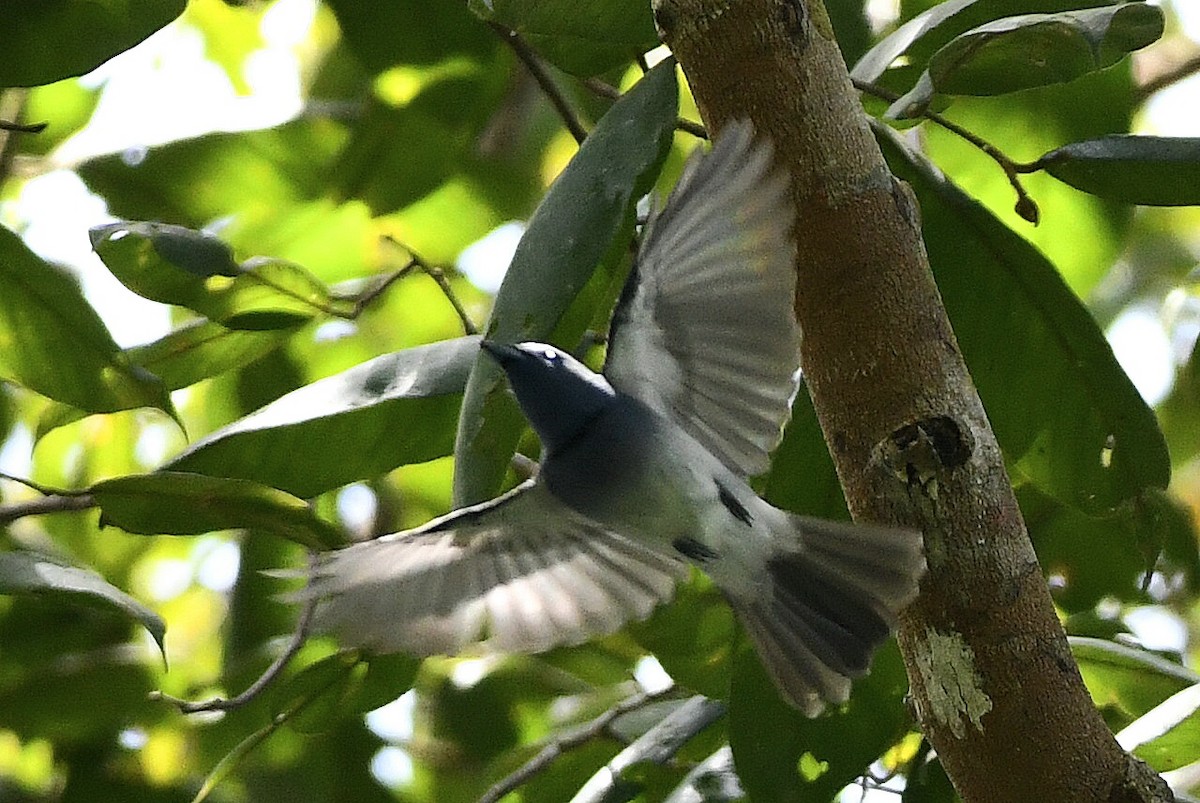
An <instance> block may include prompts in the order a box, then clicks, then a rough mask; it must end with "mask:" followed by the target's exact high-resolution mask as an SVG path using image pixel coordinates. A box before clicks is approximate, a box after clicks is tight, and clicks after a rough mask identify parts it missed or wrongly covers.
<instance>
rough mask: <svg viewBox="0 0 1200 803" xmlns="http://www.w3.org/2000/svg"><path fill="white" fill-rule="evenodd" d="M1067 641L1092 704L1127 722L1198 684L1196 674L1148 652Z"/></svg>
mask: <svg viewBox="0 0 1200 803" xmlns="http://www.w3.org/2000/svg"><path fill="white" fill-rule="evenodd" d="M1069 639H1070V642H1071V653H1072V655H1074V656H1075V662H1076V663H1077V664H1079V671H1080V673H1081V674H1082V675H1083V682H1084V684H1086V685H1087V688H1088V691H1089V692H1090V693H1091V695H1092V699H1093V700H1094V701H1095V702H1096V705H1098V706H1101V707H1104V706H1115V707H1116V708H1118V709H1119V710H1120V711H1121V713H1122V714H1123V715H1124V716H1125V717H1127V721H1133V720H1134V719H1136V718H1138V717H1140V716H1142V715H1143V714H1145V713H1146V712H1147V711H1149V710H1151V709H1152V708H1154V707H1155V706H1157V705H1158V704H1159V703H1161V702H1162V701H1163V700H1166V699H1167V698H1168V697H1170V696H1171V695H1173V694H1177V693H1178V692H1180V691H1182V690H1183V689H1185V688H1187V687H1188V686H1193V685H1195V684H1196V683H1200V675H1197V674H1196V673H1195V672H1193V671H1191V670H1190V669H1188V668H1187V667H1184V666H1181V665H1179V664H1177V663H1173V662H1171V661H1168V660H1167V659H1165V658H1162V657H1160V656H1158V655H1155V654H1154V653H1152V652H1147V651H1146V650H1139V649H1136V648H1134V647H1127V646H1125V645H1124V644H1117V643H1116V642H1112V641H1105V640H1103V639H1096V638H1086V637H1081V636H1071V637H1069Z"/></svg>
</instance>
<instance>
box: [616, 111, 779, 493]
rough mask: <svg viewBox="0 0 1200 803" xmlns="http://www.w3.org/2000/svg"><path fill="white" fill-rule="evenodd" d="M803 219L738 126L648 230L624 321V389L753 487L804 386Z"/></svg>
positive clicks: (690, 171)
mask: <svg viewBox="0 0 1200 803" xmlns="http://www.w3.org/2000/svg"><path fill="white" fill-rule="evenodd" d="M794 217H795V215H794V212H793V207H792V203H791V200H790V198H789V195H788V184H787V179H786V176H785V175H784V174H783V173H782V172H781V171H780V170H777V169H775V168H774V167H773V162H772V150H771V147H770V146H769V145H768V144H767V143H765V142H762V141H756V140H755V139H754V136H753V131H752V130H751V127H750V124H749V123H748V122H745V121H741V122H735V123H731V124H730V125H729V126H727V127H726V128H725V130H724V131H723V132H722V135H721V137H720V138H719V139H718V140H717V143H716V145H715V146H714V147H713V149H712V151H711V152H710V153H709V154H707V155H705V156H701V157H699V158H694V159H693V161H692V162H690V163H689V165H688V167H687V169H686V170H685V172H684V175H683V177H682V178H680V180H679V183H678V184H677V185H676V187H675V190H674V192H672V194H671V197H670V199H669V200H668V201H667V205H666V207H665V208H664V209H663V210H662V212H661V213H660V214H658V215H657V216H656V217H655V218H654V219H652V220H651V222H650V223H649V224H648V225H647V228H646V231H645V234H644V237H643V239H642V246H641V249H640V250H639V253H638V258H637V260H636V266H635V268H634V271H633V273H632V274H631V275H630V278H629V281H628V283H627V284H626V287H625V291H624V292H623V293H622V298H621V302H620V303H619V304H618V306H617V310H616V312H615V314H614V316H613V326H612V332H611V338H610V347H609V357H608V363H607V365H606V366H605V374H606V376H607V377H608V379H609V381H611V382H612V384H613V386H614V387H616V388H617V389H618V390H620V391H622V392H624V393H627V394H629V395H631V396H635V397H636V398H638V399H640V400H642V401H643V402H645V403H646V404H648V405H650V406H651V407H652V408H654V409H656V410H659V411H660V412H662V413H664V414H665V415H668V416H670V417H671V418H673V419H674V420H675V421H677V422H678V423H679V424H680V425H681V426H682V427H683V428H684V429H685V430H687V431H688V432H689V433H690V434H691V435H692V436H693V437H695V438H696V439H697V440H699V441H700V442H701V443H702V444H703V445H704V446H705V447H706V448H708V449H709V451H711V452H712V453H713V454H715V455H717V456H718V457H719V458H720V459H721V460H722V462H724V463H725V464H726V465H727V466H729V468H730V469H732V470H734V471H737V472H738V473H740V474H742V475H743V476H749V475H753V474H759V473H761V472H762V471H764V470H765V469H766V468H767V466H768V464H769V455H770V452H771V451H772V450H773V449H774V448H775V447H776V446H777V445H778V443H779V439H780V436H781V433H782V429H783V425H784V424H785V423H786V422H787V418H788V415H789V413H790V407H791V400H792V398H793V397H794V395H795V392H796V386H797V382H798V366H799V351H798V348H799V336H800V335H799V328H798V326H797V325H796V318H795V313H794V311H793V303H794V299H795V287H796V282H795V273H794V269H795V268H794V264H793V263H794V256H795V245H794V243H793V241H792V237H791V227H792V222H793V220H794Z"/></svg>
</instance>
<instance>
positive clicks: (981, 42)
mask: <svg viewBox="0 0 1200 803" xmlns="http://www.w3.org/2000/svg"><path fill="white" fill-rule="evenodd" d="M1162 32H1163V13H1162V10H1161V9H1160V8H1158V7H1157V6H1152V5H1149V4H1147V3H1140V2H1139V3H1125V4H1123V5H1117V6H1103V7H1100V8H1088V9H1081V10H1079V11H1063V12H1060V13H1057V14H1026V15H1022V16H1017V17H1006V18H1004V19H999V20H995V21H994V22H990V23H987V24H986V25H981V26H979V27H978V28H975V29H973V30H971V31H968V32H966V33H964V34H961V35H960V36H957V37H955V38H954V39H953V40H951V41H950V42H949V43H947V44H946V45H945V46H944V47H942V48H941V49H940V50H938V51H937V52H936V53H934V54H933V57H932V58H931V59H930V60H929V76H930V79H931V81H932V84H933V88H934V90H935V91H937V92H941V93H945V94H948V95H1000V94H1004V93H1007V92H1016V91H1018V90H1021V89H1029V88H1030V87H1034V86H1043V85H1045V84H1054V83H1064V82H1066V81H1071V80H1074V79H1075V78H1078V77H1080V76H1081V75H1084V74H1086V73H1089V72H1093V71H1095V70H1102V69H1104V68H1105V67H1110V66H1112V65H1113V64H1115V63H1116V62H1117V61H1118V60H1120V59H1121V58H1124V57H1125V56H1126V55H1127V54H1129V53H1131V52H1133V51H1135V50H1139V49H1141V48H1143V47H1146V46H1147V45H1149V44H1151V43H1152V42H1154V41H1155V40H1157V39H1158V38H1159V37H1160V36H1162Z"/></svg>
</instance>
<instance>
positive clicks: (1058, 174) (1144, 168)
mask: <svg viewBox="0 0 1200 803" xmlns="http://www.w3.org/2000/svg"><path fill="white" fill-rule="evenodd" d="M1036 164H1037V165H1038V166H1039V167H1041V168H1042V169H1044V170H1045V171H1046V172H1047V173H1049V174H1050V175H1052V176H1054V177H1055V178H1056V179H1058V180H1059V181H1063V182H1065V183H1067V184H1070V185H1071V186H1072V187H1075V188H1076V189H1079V190H1083V191H1084V192H1088V193H1091V194H1092V195H1100V196H1103V197H1105V198H1114V199H1116V200H1118V201H1123V202H1125V203H1131V204H1146V205H1149V206H1194V205H1197V204H1200V138H1196V137H1190V138H1189V137H1150V136H1132V135H1128V136H1126V135H1113V136H1108V137H1101V138H1099V139H1090V140H1085V141H1083V142H1072V143H1071V144H1069V145H1064V146H1062V147H1061V148H1055V149H1054V150H1052V151H1050V152H1049V153H1047V154H1046V155H1045V156H1043V157H1042V158H1041V159H1039V160H1038V161H1037V162H1036Z"/></svg>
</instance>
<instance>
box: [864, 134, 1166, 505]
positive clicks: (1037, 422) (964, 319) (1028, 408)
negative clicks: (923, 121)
mask: <svg viewBox="0 0 1200 803" xmlns="http://www.w3.org/2000/svg"><path fill="white" fill-rule="evenodd" d="M880 130H881V129H878V128H877V131H880ZM880 143H881V145H882V146H883V149H884V153H885V155H886V156H887V158H888V161H889V164H890V165H891V167H892V170H893V171H894V172H895V173H896V174H897V175H898V176H900V177H901V178H903V179H904V180H906V181H908V182H909V183H910V184H911V185H912V187H913V189H914V190H915V191H916V194H917V197H918V199H919V201H920V204H921V213H922V217H923V224H924V225H923V230H924V235H925V243H926V248H927V249H928V252H929V261H930V264H931V266H932V267H933V271H934V275H935V277H936V278H937V282H938V287H939V289H940V290H941V293H942V297H943V300H944V301H945V304H946V311H947V312H948V313H949V315H950V321H951V323H952V324H953V325H954V331H955V334H956V335H957V337H958V341H959V344H960V346H961V347H962V350H963V354H964V356H965V357H966V360H967V365H968V367H969V368H970V370H971V376H972V378H973V379H974V380H975V384H976V386H977V387H978V389H979V394H980V396H981V397H982V399H983V403H984V406H985V407H986V408H987V412H988V417H989V419H990V420H991V422H992V426H993V428H994V429H995V431H996V436H997V438H998V439H999V441H1000V445H1001V447H1002V448H1003V449H1004V451H1005V454H1006V455H1007V457H1008V460H1009V462H1010V463H1011V464H1012V467H1013V468H1014V469H1015V473H1016V474H1017V475H1018V476H1022V475H1023V476H1024V477H1025V478H1027V479H1029V480H1030V481H1032V482H1033V483H1034V484H1035V485H1036V486H1037V487H1038V488H1039V489H1040V490H1042V491H1043V492H1044V493H1046V494H1048V495H1050V496H1053V497H1054V498H1056V499H1058V500H1059V501H1061V502H1063V503H1064V504H1067V505H1070V506H1072V507H1075V508H1077V509H1079V510H1081V511H1084V512H1086V513H1091V514H1101V513H1105V512H1107V511H1110V510H1112V509H1113V508H1115V507H1116V506H1117V505H1119V504H1120V503H1121V502H1122V501H1124V500H1127V499H1131V498H1133V497H1135V496H1136V495H1137V494H1139V493H1140V492H1141V491H1142V490H1143V489H1145V488H1149V487H1155V488H1163V487H1166V484H1167V481H1168V479H1169V477H1170V459H1169V456H1168V454H1167V447H1166V443H1165V441H1164V440H1163V436H1162V433H1161V431H1160V430H1159V428H1158V424H1157V422H1156V421H1155V418H1154V413H1153V412H1152V411H1151V410H1150V408H1149V407H1147V406H1146V403H1145V402H1144V401H1143V400H1142V397H1141V396H1140V395H1139V394H1138V392H1137V390H1136V388H1134V386H1133V384H1132V383H1131V382H1130V381H1129V377H1127V376H1126V375H1125V372H1124V371H1122V370H1121V367H1120V365H1119V364H1118V363H1117V361H1116V358H1115V357H1114V356H1113V353H1112V349H1111V347H1110V346H1109V345H1108V341H1106V340H1105V338H1104V334H1103V333H1102V332H1101V331H1100V329H1099V327H1098V326H1097V325H1096V323H1095V321H1094V320H1093V319H1092V317H1091V316H1090V315H1089V314H1088V312H1087V310H1086V309H1085V308H1084V307H1083V305H1082V304H1081V303H1080V302H1079V299H1078V298H1077V297H1076V296H1075V295H1074V294H1073V293H1072V292H1071V291H1070V289H1068V288H1067V286H1066V285H1065V284H1064V283H1063V280H1062V277H1061V276H1059V274H1058V273H1057V271H1055V270H1054V266H1053V265H1051V264H1050V263H1049V262H1048V261H1047V260H1046V258H1045V257H1044V256H1042V254H1041V253H1040V252H1038V251H1037V249H1035V248H1034V247H1033V246H1031V245H1030V244H1029V243H1028V242H1026V241H1025V240H1023V239H1022V238H1021V237H1019V236H1018V235H1017V234H1015V233H1014V232H1013V231H1012V230H1011V229H1009V228H1008V227H1007V226H1005V225H1003V224H1002V223H1000V222H999V221H997V220H996V219H995V218H994V217H993V216H992V215H991V214H990V213H989V212H988V211H987V210H985V209H984V208H983V207H982V206H980V205H979V204H978V203H977V202H976V201H974V200H973V199H971V198H970V197H969V196H967V195H966V194H964V193H963V192H962V191H961V190H959V189H958V188H957V187H955V186H954V185H953V184H951V183H950V182H949V181H948V180H946V179H945V178H944V177H943V176H941V175H940V174H939V173H938V172H937V170H936V168H934V167H933V166H932V165H929V164H928V163H926V162H924V161H923V160H921V159H920V158H919V157H917V156H916V155H915V154H913V153H912V152H911V151H909V150H908V149H907V148H906V147H904V146H903V145H902V144H901V143H900V142H899V140H898V139H896V138H895V137H894V136H893V135H891V134H890V133H889V132H883V133H882V136H881V137H880Z"/></svg>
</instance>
